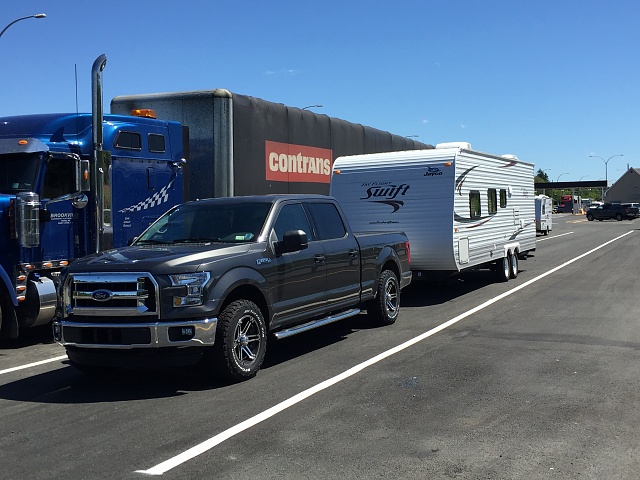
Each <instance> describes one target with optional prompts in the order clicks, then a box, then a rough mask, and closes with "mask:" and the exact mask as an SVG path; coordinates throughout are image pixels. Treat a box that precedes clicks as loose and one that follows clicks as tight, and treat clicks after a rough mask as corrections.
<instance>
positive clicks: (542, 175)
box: [534, 168, 549, 183]
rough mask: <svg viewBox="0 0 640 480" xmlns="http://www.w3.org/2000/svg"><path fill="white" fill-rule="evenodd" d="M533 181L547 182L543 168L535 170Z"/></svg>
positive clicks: (547, 177)
mask: <svg viewBox="0 0 640 480" xmlns="http://www.w3.org/2000/svg"><path fill="white" fill-rule="evenodd" d="M534 182H537V183H549V176H548V175H547V174H546V172H545V171H544V170H542V169H541V168H539V169H538V171H537V172H536V176H535V179H534Z"/></svg>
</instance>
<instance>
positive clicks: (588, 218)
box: [587, 213, 593, 222]
mask: <svg viewBox="0 0 640 480" xmlns="http://www.w3.org/2000/svg"><path fill="white" fill-rule="evenodd" d="M587 220H589V221H590V222H593V215H591V214H590V213H588V214H587Z"/></svg>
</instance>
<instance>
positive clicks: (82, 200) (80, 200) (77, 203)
mask: <svg viewBox="0 0 640 480" xmlns="http://www.w3.org/2000/svg"><path fill="white" fill-rule="evenodd" d="M87 203H89V198H88V197H87V196H86V195H85V194H84V193H79V194H77V195H76V196H75V198H73V199H72V200H71V205H73V206H74V207H76V208H84V207H86V206H87Z"/></svg>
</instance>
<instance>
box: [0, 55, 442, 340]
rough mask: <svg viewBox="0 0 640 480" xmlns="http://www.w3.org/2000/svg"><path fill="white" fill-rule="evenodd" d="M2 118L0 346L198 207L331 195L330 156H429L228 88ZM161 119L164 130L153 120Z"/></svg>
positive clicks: (409, 144)
mask: <svg viewBox="0 0 640 480" xmlns="http://www.w3.org/2000/svg"><path fill="white" fill-rule="evenodd" d="M105 64H106V56H105V55H101V56H100V57H98V58H97V59H96V60H95V62H94V64H93V68H92V73H91V85H92V88H91V90H92V112H91V113H86V114H78V113H73V114H38V115H23V116H13V117H0V325H1V327H0V336H1V337H4V338H16V337H17V336H18V335H19V332H20V330H21V329H24V328H27V327H34V326H38V325H43V324H47V323H49V322H50V321H51V319H52V318H53V316H54V313H55V307H56V288H57V283H58V278H59V276H60V272H61V270H62V269H63V268H64V267H65V266H66V265H68V264H69V263H70V262H72V261H73V260H74V259H77V258H80V257H83V256H85V255H87V254H91V253H95V252H100V251H104V250H107V249H110V248H117V247H121V246H124V245H126V244H127V243H128V241H129V240H131V239H132V238H134V237H136V236H137V235H139V234H140V233H141V232H142V231H143V230H144V229H145V228H146V227H147V226H149V225H150V224H151V223H152V222H153V221H154V220H156V219H157V218H158V217H160V215H162V214H163V213H164V212H165V211H166V210H168V209H169V208H170V207H172V206H174V205H176V204H179V203H181V202H183V201H185V200H193V199H197V198H208V197H223V196H237V195H250V194H269V193H307V194H308V193H319V194H328V193H329V181H330V176H331V175H330V174H331V165H332V163H333V160H334V159H335V158H337V157H338V156H342V155H351V154H358V153H374V152H383V151H392V150H412V149H419V148H433V147H431V146H430V145H426V144H423V143H421V142H417V141H415V140H413V139H409V138H406V137H402V136H399V135H392V134H391V133H389V132H384V131H381V130H377V129H373V128H371V127H366V126H362V125H359V124H354V123H350V122H347V121H344V120H341V119H337V118H331V117H328V116H326V115H318V114H316V113H314V112H310V111H308V110H302V109H299V108H295V107H288V106H286V105H283V104H276V103H272V102H268V101H265V100H261V99H257V98H254V97H250V96H246V95H238V94H232V93H231V92H229V91H228V90H225V89H217V90H209V91H196V92H178V93H166V94H153V95H150V94H142V95H129V96H122V97H116V98H114V99H113V100H112V101H111V114H103V112H102V108H103V107H102V71H103V69H104V67H105ZM158 117H161V118H163V119H159V118H158Z"/></svg>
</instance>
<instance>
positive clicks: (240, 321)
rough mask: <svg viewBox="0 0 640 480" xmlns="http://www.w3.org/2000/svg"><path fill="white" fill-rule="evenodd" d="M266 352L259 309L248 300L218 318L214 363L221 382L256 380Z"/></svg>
mask: <svg viewBox="0 0 640 480" xmlns="http://www.w3.org/2000/svg"><path fill="white" fill-rule="evenodd" d="M266 352H267V328H266V326H265V321H264V317H263V316H262V312H261V311H260V309H259V308H258V306H257V305H256V304H255V303H253V302H251V301H249V300H236V301H235V302H231V303H230V304H229V305H227V306H226V308H225V309H224V310H223V311H222V313H221V314H220V316H219V317H218V325H217V328H216V341H215V344H214V362H215V364H214V365H212V367H213V368H215V369H216V373H219V375H220V376H222V377H223V378H226V379H229V380H234V381H241V380H247V379H249V378H252V377H255V375H256V373H258V370H260V366H261V365H262V362H263V361H264V356H265V354H266Z"/></svg>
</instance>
